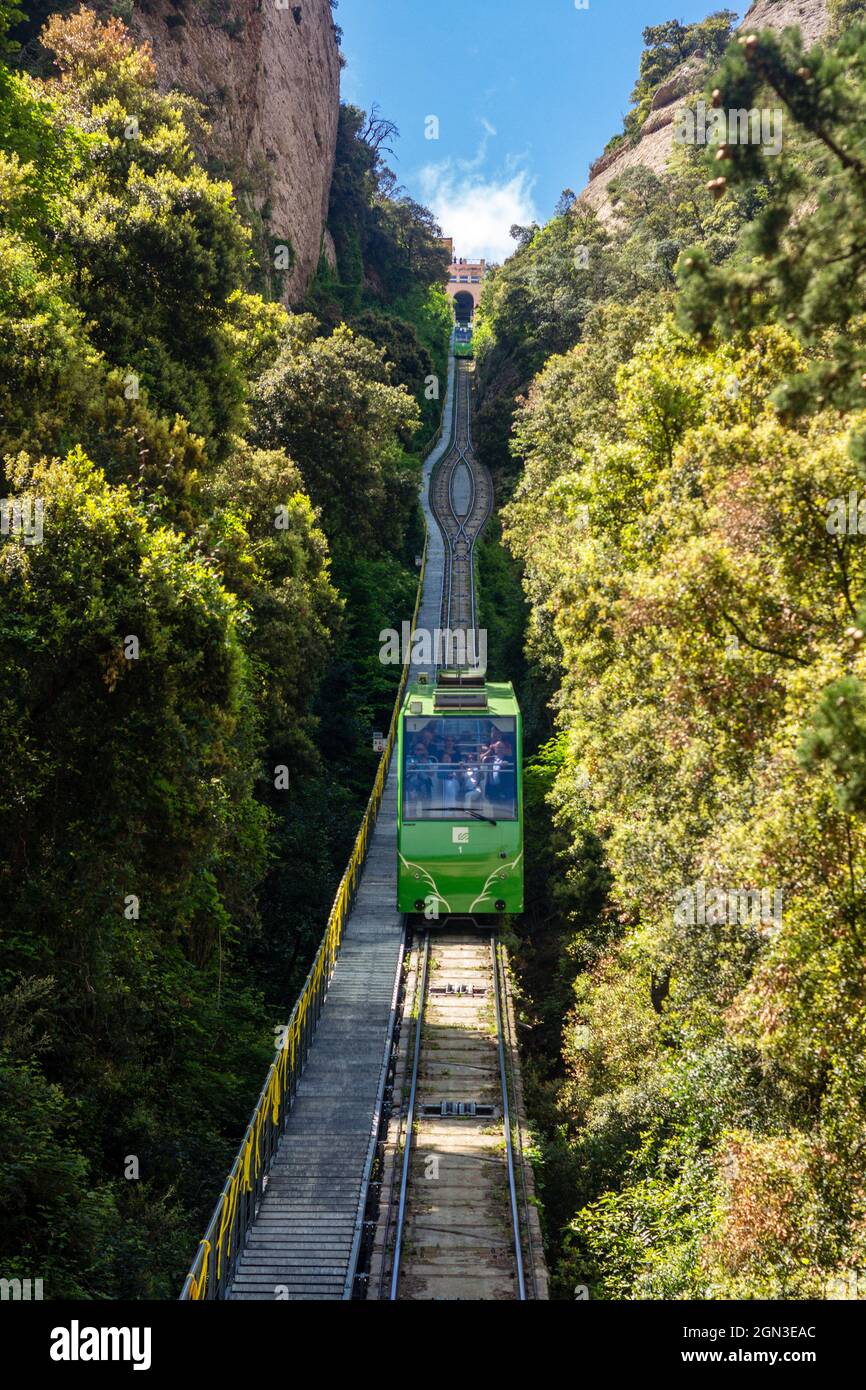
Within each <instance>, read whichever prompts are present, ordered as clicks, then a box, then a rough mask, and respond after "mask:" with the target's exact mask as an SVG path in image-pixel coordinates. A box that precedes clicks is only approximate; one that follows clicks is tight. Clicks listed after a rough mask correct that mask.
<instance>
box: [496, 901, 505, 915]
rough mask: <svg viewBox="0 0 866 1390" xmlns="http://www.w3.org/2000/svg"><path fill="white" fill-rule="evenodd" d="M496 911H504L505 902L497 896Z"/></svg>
mask: <svg viewBox="0 0 866 1390" xmlns="http://www.w3.org/2000/svg"><path fill="white" fill-rule="evenodd" d="M496 911H497V912H504V911H505V903H504V902H503V901H502V899H501V898H497V899H496Z"/></svg>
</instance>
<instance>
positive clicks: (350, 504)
mask: <svg viewBox="0 0 866 1390" xmlns="http://www.w3.org/2000/svg"><path fill="white" fill-rule="evenodd" d="M317 328H318V325H317V324H316V321H315V320H314V319H313V318H312V316H311V315H303V316H301V317H298V318H295V319H293V320H292V321H291V324H290V326H289V331H288V333H287V337H286V341H285V344H284V346H283V348H282V350H281V352H280V355H279V357H278V358H277V360H276V362H275V363H274V365H273V367H271V369H270V370H269V371H267V372H265V373H264V375H263V376H262V377H261V378H260V380H259V381H258V383H257V385H256V388H255V392H254V394H253V400H252V407H253V438H254V440H255V442H256V443H257V444H259V445H260V446H261V447H263V448H266V449H270V448H283V449H285V450H286V451H287V452H288V453H289V454H290V455H291V457H292V458H293V459H294V460H295V461H296V462H297V464H298V466H299V467H300V469H301V473H302V475H303V477H304V479H305V482H306V484H307V486H308V487H309V489H310V496H311V497H312V499H313V502H314V503H316V505H318V506H320V507H321V509H322V514H323V518H324V522H325V530H326V531H327V532H328V533H329V534H332V533H333V532H334V531H339V532H341V533H343V534H346V535H354V536H356V537H358V538H359V539H361V540H363V539H364V538H372V537H374V536H377V535H378V536H384V535H386V534H387V535H389V536H390V537H391V541H392V544H394V546H395V548H397V549H399V548H400V547H401V543H402V539H403V536H404V534H405V528H406V525H407V524H408V516H409V513H410V511H411V510H412V509H413V507H414V505H415V495H414V482H413V478H414V474H413V472H412V470H410V469H408V468H407V467H406V464H405V460H404V456H403V452H402V450H401V447H400V443H399V439H398V436H399V435H400V434H401V433H402V434H403V435H404V438H406V439H407V440H408V432H411V431H412V430H413V429H414V427H416V426H417V424H418V411H417V407H416V406H415V404H414V402H413V401H412V398H411V397H410V395H409V393H408V392H407V390H406V388H405V387H404V386H392V385H391V382H390V378H391V374H390V371H389V369H388V367H387V366H386V364H385V361H384V353H383V352H382V351H381V350H380V349H377V348H375V347H374V346H373V345H372V344H371V343H370V342H369V341H367V340H366V339H364V338H360V337H358V336H356V335H355V334H354V333H353V332H352V331H351V329H349V328H347V327H346V326H345V325H341V326H340V327H339V328H337V329H335V330H334V332H333V333H332V335H331V336H330V337H329V338H321V337H317V336H316V334H317Z"/></svg>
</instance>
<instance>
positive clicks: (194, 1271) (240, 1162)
mask: <svg viewBox="0 0 866 1390" xmlns="http://www.w3.org/2000/svg"><path fill="white" fill-rule="evenodd" d="M440 432H441V431H440ZM426 564H427V543H426V541H425V543H424V554H423V556H422V559H421V574H420V576H419V579H418V592H417V595H416V598H415V611H414V613H413V615H412V628H411V630H412V632H413V633H414V631H415V627H416V624H417V621H418V609H419V607H420V604H421V595H422V593H423V590H424V573H425V570H426ZM410 646H411V643H410ZM408 676H409V666H408V663H406V662H404V665H403V671H402V674H401V677H400V685H399V688H398V691H397V698H396V700H395V702H394V710H393V713H392V715H391V726H390V728H389V730H388V737H387V739H386V741H385V750H384V752H383V753H382V756H381V758H380V760H379V766H378V769H377V771H376V778H375V781H374V782H373V790H372V791H371V793H370V799H369V801H368V802H367V806H366V809H365V811H364V815H363V818H362V820H361V827H360V829H359V831H358V835H357V838H356V840H355V844H354V847H353V849H352V853H351V856H350V858H349V863H348V865H347V866H346V871H345V873H344V874H343V877H342V878H341V880H340V885H339V887H338V889H337V894H336V897H335V898H334V905H333V907H332V908H331V912H330V915H329V917H328V925H327V927H326V928H325V934H324V936H323V938H322V941H321V944H320V946H319V949H318V951H317V952H316V958H315V960H314V961H313V964H312V966H311V967H310V972H309V974H308V975H307V978H306V981H305V983H304V987H303V989H302V990H301V993H300V995H299V997H298V1002H297V1003H296V1004H295V1007H294V1009H293V1010H292V1014H291V1017H290V1019H289V1022H288V1024H287V1025H286V1028H285V1032H284V1035H283V1040H282V1042H281V1044H280V1046H279V1048H278V1049H277V1052H276V1056H275V1057H274V1060H273V1062H272V1063H271V1067H270V1070H269V1072H268V1074H267V1077H266V1078H265V1084H264V1086H263V1087H262V1089H261V1092H260V1093H259V1098H258V1102H257V1104H256V1108H255V1110H254V1111H253V1116H252V1119H251V1120H250V1122H249V1125H248V1126H247V1131H246V1134H245V1135H244V1138H243V1141H242V1143H241V1146H240V1149H239V1150H238V1153H237V1156H236V1158H235V1161H234V1163H233V1164H232V1167H231V1170H230V1172H229V1175H228V1178H227V1179H226V1183H225V1186H224V1187H223V1190H222V1192H221V1194H220V1197H219V1200H218V1201H217V1204H216V1207H215V1208H214V1212H213V1215H212V1217H211V1219H210V1223H209V1225H208V1227H207V1230H206V1231H205V1233H204V1236H203V1237H202V1239H201V1241H200V1242H199V1247H198V1250H197V1251H196V1255H195V1259H194V1260H193V1262H192V1266H191V1267H190V1271H189V1273H188V1274H187V1276H186V1280H185V1281H184V1286H183V1289H182V1291H181V1295H180V1297H181V1299H183V1300H187V1299H209V1298H222V1297H224V1295H225V1292H226V1289H227V1287H228V1285H229V1283H230V1282H231V1279H232V1276H233V1273H234V1269H235V1265H236V1264H237V1260H238V1256H239V1255H240V1252H241V1250H242V1249H243V1247H244V1244H245V1242H246V1237H247V1233H248V1232H249V1229H250V1227H251V1226H252V1224H253V1221H254V1220H255V1215H256V1210H257V1207H258V1203H259V1201H260V1199H261V1195H262V1192H263V1188H264V1179H265V1176H266V1174H267V1172H268V1170H269V1168H270V1166H271V1162H272V1160H273V1157H274V1154H275V1153H276V1151H277V1146H278V1144H279V1141H280V1138H281V1136H282V1134H283V1131H284V1129H285V1126H286V1121H287V1120H288V1117H289V1114H290V1113H291V1109H292V1104H293V1102H294V1098H295V1093H296V1091H297V1085H298V1080H299V1079H300V1076H301V1072H302V1071H303V1069H304V1065H305V1063H306V1060H307V1055H308V1053H309V1049H310V1044H311V1042H312V1038H313V1034H314V1033H315V1030H316V1024H317V1023H318V1021H319V1015H320V1013H321V1011H322V1005H323V1003H324V1001H325V995H326V994H327V992H328V986H329V984H330V982H331V976H332V974H333V970H334V965H335V964H336V960H337V956H338V955H339V952H340V946H341V944H342V941H343V933H344V930H345V927H346V923H347V921H348V919H349V914H350V912H351V910H352V904H353V902H354V900H355V894H356V892H357V890H358V885H359V883H360V881H361V873H362V870H363V866H364V860H365V859H366V857H367V848H368V846H369V843H370V838H371V836H372V834H373V828H374V826H375V824H376V818H377V816H378V814H379V807H380V805H381V804H382V795H383V793H384V791H385V782H386V779H387V776H388V770H389V767H390V764H391V754H392V753H393V751H394V744H395V742H396V738H397V719H398V717H399V713H400V705H401V703H402V700H403V695H404V692H405V689H406V681H407V679H408Z"/></svg>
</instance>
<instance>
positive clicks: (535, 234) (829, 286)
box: [478, 14, 866, 1299]
mask: <svg viewBox="0 0 866 1390" xmlns="http://www.w3.org/2000/svg"><path fill="white" fill-rule="evenodd" d="M715 18H718V17H715ZM835 24H836V34H837V36H836V37H835V38H834V39H831V40H829V41H828V42H826V43H825V44H822V45H820V46H818V47H816V48H814V49H813V50H812V51H810V52H804V51H803V47H802V44H801V42H800V39H799V36H798V33H797V32H796V31H787V32H785V33H784V34H783V35H779V34H773V33H771V32H765V33H761V34H757V35H750V34H749V33H748V32H743V33H742V34H741V35H740V37H739V38H738V39H737V40H736V41H735V42H734V43H732V44H731V45H730V47H729V48H728V49H727V53H726V56H725V57H724V61H723V62H722V63H721V65H720V67H718V68H717V70H716V72H715V73H713V74H712V75H711V76H710V77H709V80H708V85H707V88H706V92H705V100H706V101H707V104H708V107H715V108H716V109H718V108H721V109H723V110H727V109H737V108H751V107H756V108H765V107H772V108H774V109H775V108H781V109H782V111H783V115H784V123H785V124H784V131H785V138H784V143H783V149H782V152H781V154H779V155H773V154H772V153H770V152H769V151H768V150H767V149H764V148H762V147H761V146H760V145H759V144H733V143H731V144H729V145H726V146H725V145H723V146H722V147H721V149H711V150H710V151H709V152H708V153H707V154H703V155H701V154H698V153H696V152H695V150H694V149H690V148H688V147H683V148H680V149H678V150H676V152H675V154H674V157H673V159H672V163H671V167H670V170H669V172H668V173H667V174H666V175H665V176H663V177H659V176H657V175H655V174H653V173H652V172H651V171H649V170H648V169H642V168H640V167H637V168H633V169H630V170H629V171H628V172H627V173H625V174H623V175H622V176H620V177H619V178H618V179H617V180H616V181H615V182H614V183H613V184H612V186H611V188H612V194H613V200H614V204H615V207H616V210H617V216H616V218H615V220H614V221H613V222H612V223H611V224H608V226H606V227H604V228H603V227H602V226H600V225H599V224H598V223H597V221H596V219H595V217H594V215H593V213H592V212H591V211H590V210H588V209H586V208H584V207H583V206H582V205H581V203H580V202H574V201H573V200H572V199H569V198H566V199H565V200H564V202H563V204H562V205H561V207H560V209H559V210H558V215H557V216H556V217H555V218H554V220H553V221H552V222H551V223H549V224H548V225H547V226H546V227H544V228H543V229H536V230H533V231H532V234H531V236H529V237H528V238H525V239H524V243H523V245H521V246H520V247H519V249H518V250H517V251H516V253H515V254H514V255H513V256H512V257H511V258H510V259H509V260H508V261H507V262H506V263H505V265H504V266H503V267H502V268H501V269H500V270H498V271H497V272H496V273H495V274H494V276H493V277H492V278H491V280H490V281H489V283H488V284H487V285H486V286H485V290H484V298H483V302H482V310H481V327H480V331H479V334H478V338H479V345H480V357H481V360H480V373H481V380H482V390H483V395H482V405H481V420H482V422H483V440H484V445H485V450H486V455H487V457H488V458H489V459H490V461H491V463H492V464H493V466H494V467H495V468H496V469H497V472H498V476H499V478H500V483H501V485H502V486H504V487H506V488H508V489H509V490H510V492H511V500H510V503H509V504H508V506H507V507H506V509H505V516H504V534H505V539H506V542H507V544H508V545H509V546H510V548H511V550H512V552H513V554H514V556H515V557H516V558H517V559H518V560H519V562H520V565H521V568H522V572H523V576H524V587H525V593H526V596H527V599H528V601H529V605H530V620H529V644H530V653H531V656H532V658H533V660H534V661H535V663H536V664H537V665H538V666H539V667H540V668H541V670H542V671H545V672H547V675H548V679H551V680H552V681H553V682H554V683H555V686H556V695H555V701H554V707H555V709H556V712H557V721H558V731H557V733H556V735H555V737H554V738H553V739H552V740H551V741H549V742H548V743H547V745H545V746H544V747H543V748H542V749H541V750H540V752H539V754H538V755H537V757H536V758H535V759H534V761H533V762H532V763H531V764H530V767H529V769H528V771H527V787H528V798H529V800H528V808H529V825H530V842H532V841H534V847H533V850H532V858H531V859H530V861H529V863H528V872H529V874H530V878H531V882H532V883H533V888H532V891H531V892H530V893H529V898H530V902H531V906H530V909H529V912H528V913H527V915H526V918H525V919H524V921H523V923H522V924H521V926H520V927H519V928H518V935H519V946H518V953H519V961H520V970H521V975H522V978H523V983H524V990H525V998H524V1008H525V1018H526V1021H527V1023H528V1024H529V1025H530V1027H531V1032H530V1034H529V1036H530V1037H531V1041H530V1042H529V1043H528V1045H527V1074H528V1078H529V1086H530V1094H531V1106H532V1109H533V1113H534V1117H535V1122H536V1124H537V1126H538V1129H539V1133H540V1136H541V1149H542V1156H541V1160H540V1165H539V1172H540V1175H541V1181H542V1184H543V1192H542V1195H543V1200H544V1203H545V1209H546V1220H547V1235H548V1242H549V1254H550V1257H551V1261H552V1265H553V1271H554V1277H555V1283H556V1287H557V1290H558V1294H559V1296H561V1297H566V1298H568V1297H574V1296H575V1294H574V1291H575V1289H577V1290H578V1291H580V1290H581V1289H583V1290H588V1291H589V1296H591V1297H596V1298H599V1297H600V1298H686V1299H688V1298H699V1299H706V1298H738V1297H744V1298H771V1299H776V1298H808V1297H818V1298H827V1297H834V1296H835V1297H839V1296H846V1295H845V1293H844V1290H845V1289H847V1288H848V1287H849V1286H850V1279H851V1277H852V1276H854V1277H856V1271H857V1270H862V1268H863V1264H864V1258H866V1248H864V1229H866V1225H864V1217H866V1186H864V1177H863V1153H864V1145H866V1127H864V1100H866V957H864V932H866V917H864V904H866V898H864V889H866V824H864V820H863V812H864V807H866V795H864V787H866V773H864V769H866V762H864V757H866V737H864V731H866V693H864V692H866V685H864V681H866V666H864V642H863V637H864V627H866V614H864V611H863V603H864V581H866V559H864V551H863V534H864V531H866V520H864V513H866V508H864V507H863V505H862V503H861V500H860V499H861V495H862V492H863V488H864V460H866V450H864V438H866V435H864V426H866V416H864V413H863V412H864V407H866V395H864V385H866V375H864V368H866V362H864V358H863V353H864V349H866V336H864V320H863V313H862V305H863V297H864V269H866V267H864V261H863V246H864V232H866V207H864V191H866V130H864V124H863V109H864V98H866V87H864V79H863V72H864V61H866V28H864V27H862V26H861V25H859V24H853V23H852V22H851V17H850V16H848V17H847V19H846V20H845V22H842V23H840V21H839V15H838V14H836V15H835ZM674 29H678V26H675V25H671V26H660V29H659V31H653V32H652V33H649V31H648V39H649V42H650V49H649V50H648V52H647V53H646V54H645V59H644V62H643V63H642V65H641V80H642V81H643V80H644V79H645V80H646V81H647V82H648V84H649V86H650V87H652V85H653V84H654V83H656V82H658V81H659V80H662V79H664V77H665V76H666V75H667V72H668V70H669V67H670V63H672V62H673V61H674V59H675V58H677V59H678V58H679V57H680V56H682V54H681V52H680V51H679V50H677V51H676V52H674V41H675V40H677V41H679V40H678V36H677V34H674V32H673V31H674ZM667 30H670V31H671V36H672V37H671V40H670V44H668V42H667V41H665V43H664V45H663V47H662V49H661V50H660V49H659V43H660V42H661V36H662V33H663V31H665V32H666V31H667ZM718 32H719V33H721V29H719V30H718ZM681 37H682V36H681V35H680V36H679V38H680V39H681ZM668 51H670V55H671V56H670V58H668V57H666V56H665V54H666V53H667V52H668ZM662 59H663V61H662ZM659 63H661V66H659ZM649 96H651V91H650V90H649V89H648V90H647V91H646V92H643V94H642V89H641V83H639V84H638V88H637V89H636V99H638V98H639V97H640V98H641V100H646V99H647V97H649ZM716 156H720V157H716ZM720 169H721V171H722V172H721V173H720V172H719V171H720ZM578 248H585V252H586V254H581V255H576V254H575V252H576V251H577V249H578ZM515 398H516V401H515ZM840 1290H842V1291H843V1292H842V1293H840V1292H839V1291H840ZM578 1296H581V1294H580V1292H578ZM583 1296H586V1295H585V1294H584V1295H583ZM847 1296H851V1295H850V1294H848V1295H847Z"/></svg>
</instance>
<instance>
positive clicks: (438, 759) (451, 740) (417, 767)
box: [403, 714, 517, 821]
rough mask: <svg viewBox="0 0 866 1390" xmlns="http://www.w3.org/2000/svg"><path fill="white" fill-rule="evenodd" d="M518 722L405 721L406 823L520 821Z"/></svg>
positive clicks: (504, 718)
mask: <svg viewBox="0 0 866 1390" xmlns="http://www.w3.org/2000/svg"><path fill="white" fill-rule="evenodd" d="M516 749H517V731H516V720H515V719H514V718H508V717H507V716H499V715H497V716H496V717H495V718H493V719H491V718H490V717H489V716H487V717H486V718H477V717H475V716H470V715H456V714H451V715H446V716H444V717H439V716H437V717H435V718H431V719H424V718H418V719H406V721H405V724H404V728H403V819H404V820H459V819H461V817H463V816H466V815H470V816H473V817H476V816H484V817H486V818H488V819H489V820H497V821H500V820H516V819H517V764H516Z"/></svg>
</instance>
